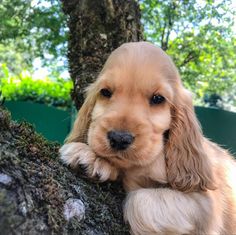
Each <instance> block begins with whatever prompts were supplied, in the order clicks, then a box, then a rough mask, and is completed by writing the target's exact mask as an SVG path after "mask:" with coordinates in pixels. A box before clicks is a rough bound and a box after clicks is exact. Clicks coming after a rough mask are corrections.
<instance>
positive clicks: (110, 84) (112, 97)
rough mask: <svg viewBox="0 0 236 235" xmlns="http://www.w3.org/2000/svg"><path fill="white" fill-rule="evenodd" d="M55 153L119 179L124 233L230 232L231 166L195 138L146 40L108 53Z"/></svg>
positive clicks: (234, 212) (171, 77)
mask: <svg viewBox="0 0 236 235" xmlns="http://www.w3.org/2000/svg"><path fill="white" fill-rule="evenodd" d="M219 128H220V127H219ZM60 154H61V159H62V160H63V162H64V163H65V164H67V165H69V166H71V167H72V168H77V167H78V166H79V165H82V166H84V167H85V168H86V169H87V174H88V175H89V176H90V177H99V178H100V180H101V181H106V180H116V179H117V177H118V176H119V178H121V179H122V181H123V185H124V188H125V190H126V191H127V193H128V195H127V199H126V202H125V206H124V218H125V220H126V221H127V223H129V225H130V232H131V234H134V235H158V234H199V235H200V234H212V235H213V234H217V235H218V234H225V235H229V234H236V184H235V183H234V182H235V180H236V164H235V161H234V160H233V158H232V157H231V156H230V155H229V154H228V152H227V151H225V150H223V149H221V148H220V147H219V146H217V145H216V144H214V143H212V142H210V141H209V140H207V139H206V138H205V137H204V136H203V134H202V131H201V128H200V126H199V123H198V121H197V118H196V116H195V113H194V108H193V105H192V97H191V93H190V92H189V91H187V90H186V89H185V88H184V87H183V85H182V82H181V79H180V76H179V73H178V71H177V69H176V67H175V65H174V63H173V62H172V60H171V59H170V57H169V56H168V55H166V53H165V52H164V51H162V50H161V49H160V48H158V47H156V46H154V45H152V44H151V43H148V42H135V43H126V44H123V45H122V46H120V47H119V48H117V49H116V50H115V51H113V52H112V54H111V55H110V56H109V58H108V59H107V61H106V63H105V65H104V67H103V69H102V71H101V73H100V75H99V76H98V78H97V80H96V81H95V82H94V83H93V84H91V85H90V86H89V87H88V89H87V97H86V100H85V102H84V104H83V106H82V107H81V109H80V110H79V112H78V116H77V119H76V121H75V123H74V126H73V129H72V131H71V133H70V135H69V136H68V138H67V140H66V142H65V144H64V145H63V146H62V148H61V149H60Z"/></svg>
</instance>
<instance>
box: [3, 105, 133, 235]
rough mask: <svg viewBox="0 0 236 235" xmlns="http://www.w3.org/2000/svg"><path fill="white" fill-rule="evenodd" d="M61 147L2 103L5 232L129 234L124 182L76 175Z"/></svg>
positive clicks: (11, 233)
mask: <svg viewBox="0 0 236 235" xmlns="http://www.w3.org/2000/svg"><path fill="white" fill-rule="evenodd" d="M58 148H59V146H58V145H57V144H53V143H48V142H47V141H46V140H45V139H44V138H42V137H41V136H40V135H38V134H37V133H35V132H34V130H33V129H32V127H31V126H29V124H25V123H23V124H17V123H14V122H11V121H10V117H9V114H8V113H7V112H5V111H3V110H2V109H1V107H0V234H1V235H13V234H14V235H15V234H30V235H34V234H43V235H44V234H77V235H119V234H120V235H125V234H129V233H128V229H127V227H126V226H125V225H124V222H123V219H122V200H123V199H124V192H123V191H122V190H121V186H120V185H119V183H116V184H114V183H112V184H111V183H106V184H97V183H96V182H92V181H91V180H89V179H87V178H86V177H84V176H83V175H82V174H79V173H77V174H75V173H72V172H71V171H70V170H69V169H67V168H66V167H65V166H63V165H62V164H61V162H60V161H59V160H58Z"/></svg>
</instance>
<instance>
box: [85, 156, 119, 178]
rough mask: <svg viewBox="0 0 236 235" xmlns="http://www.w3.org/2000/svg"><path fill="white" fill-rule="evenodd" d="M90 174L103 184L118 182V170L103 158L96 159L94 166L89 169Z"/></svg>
mask: <svg viewBox="0 0 236 235" xmlns="http://www.w3.org/2000/svg"><path fill="white" fill-rule="evenodd" d="M88 172H89V173H90V175H91V176H92V177H98V178H99V180H100V181H102V182H104V181H106V180H116V179H117V177H118V170H117V168H115V167H114V166H112V165H111V164H110V163H109V162H108V161H106V160H104V159H102V158H96V160H95V162H94V164H93V166H90V167H89V168H88Z"/></svg>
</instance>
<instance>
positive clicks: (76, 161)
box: [59, 142, 96, 168]
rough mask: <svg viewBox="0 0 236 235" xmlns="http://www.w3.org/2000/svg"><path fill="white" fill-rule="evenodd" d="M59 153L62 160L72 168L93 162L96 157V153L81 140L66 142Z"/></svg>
mask: <svg viewBox="0 0 236 235" xmlns="http://www.w3.org/2000/svg"><path fill="white" fill-rule="evenodd" d="M59 153H60V158H61V160H62V161H63V162H64V163H65V164H66V165H69V166H71V167H72V168H76V167H77V166H78V165H85V166H87V165H90V164H93V163H94V161H95V159H96V155H95V153H94V152H93V151H92V150H91V148H90V147H89V146H88V145H87V144H84V143H80V142H72V143H69V144H64V145H63V146H62V147H61V148H60V150H59Z"/></svg>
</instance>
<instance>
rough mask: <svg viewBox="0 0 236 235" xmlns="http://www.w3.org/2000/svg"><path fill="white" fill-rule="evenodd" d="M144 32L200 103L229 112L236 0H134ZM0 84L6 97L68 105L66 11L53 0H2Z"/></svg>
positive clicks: (235, 100) (234, 76)
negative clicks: (170, 58)
mask: <svg viewBox="0 0 236 235" xmlns="http://www.w3.org/2000/svg"><path fill="white" fill-rule="evenodd" d="M139 5H140V8H141V14H142V16H141V17H142V25H143V29H144V34H145V38H146V39H147V40H148V41H151V42H153V43H155V44H156V45H158V46H160V47H162V48H163V49H164V50H165V51H166V52H167V53H168V54H169V55H171V56H172V58H173V59H174V62H175V63H176V65H177V67H178V69H179V70H180V73H181V76H182V79H183V81H184V84H185V86H186V87H187V88H188V89H190V90H191V91H192V92H193V93H194V94H195V96H194V102H195V104H196V105H200V106H211V107H216V108H220V109H225V110H230V111H235V110H236V15H235V11H236V1H230V0H217V1H213V0H212V1H210V0H208V1H204V0H188V1H186V0H179V1H177V0H166V1H158V0H140V1H139ZM0 19H1V21H0V85H1V92H2V96H4V97H5V98H6V99H7V100H33V101H36V102H42V103H46V104H49V105H54V106H57V107H61V108H68V107H70V104H71V102H70V89H71V87H72V82H71V81H70V78H69V73H68V63H67V57H66V56H67V34H68V28H67V24H66V20H67V19H66V16H65V15H64V14H63V12H62V9H61V3H60V1H58V0H27V1H25V0H2V1H1V4H0Z"/></svg>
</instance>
